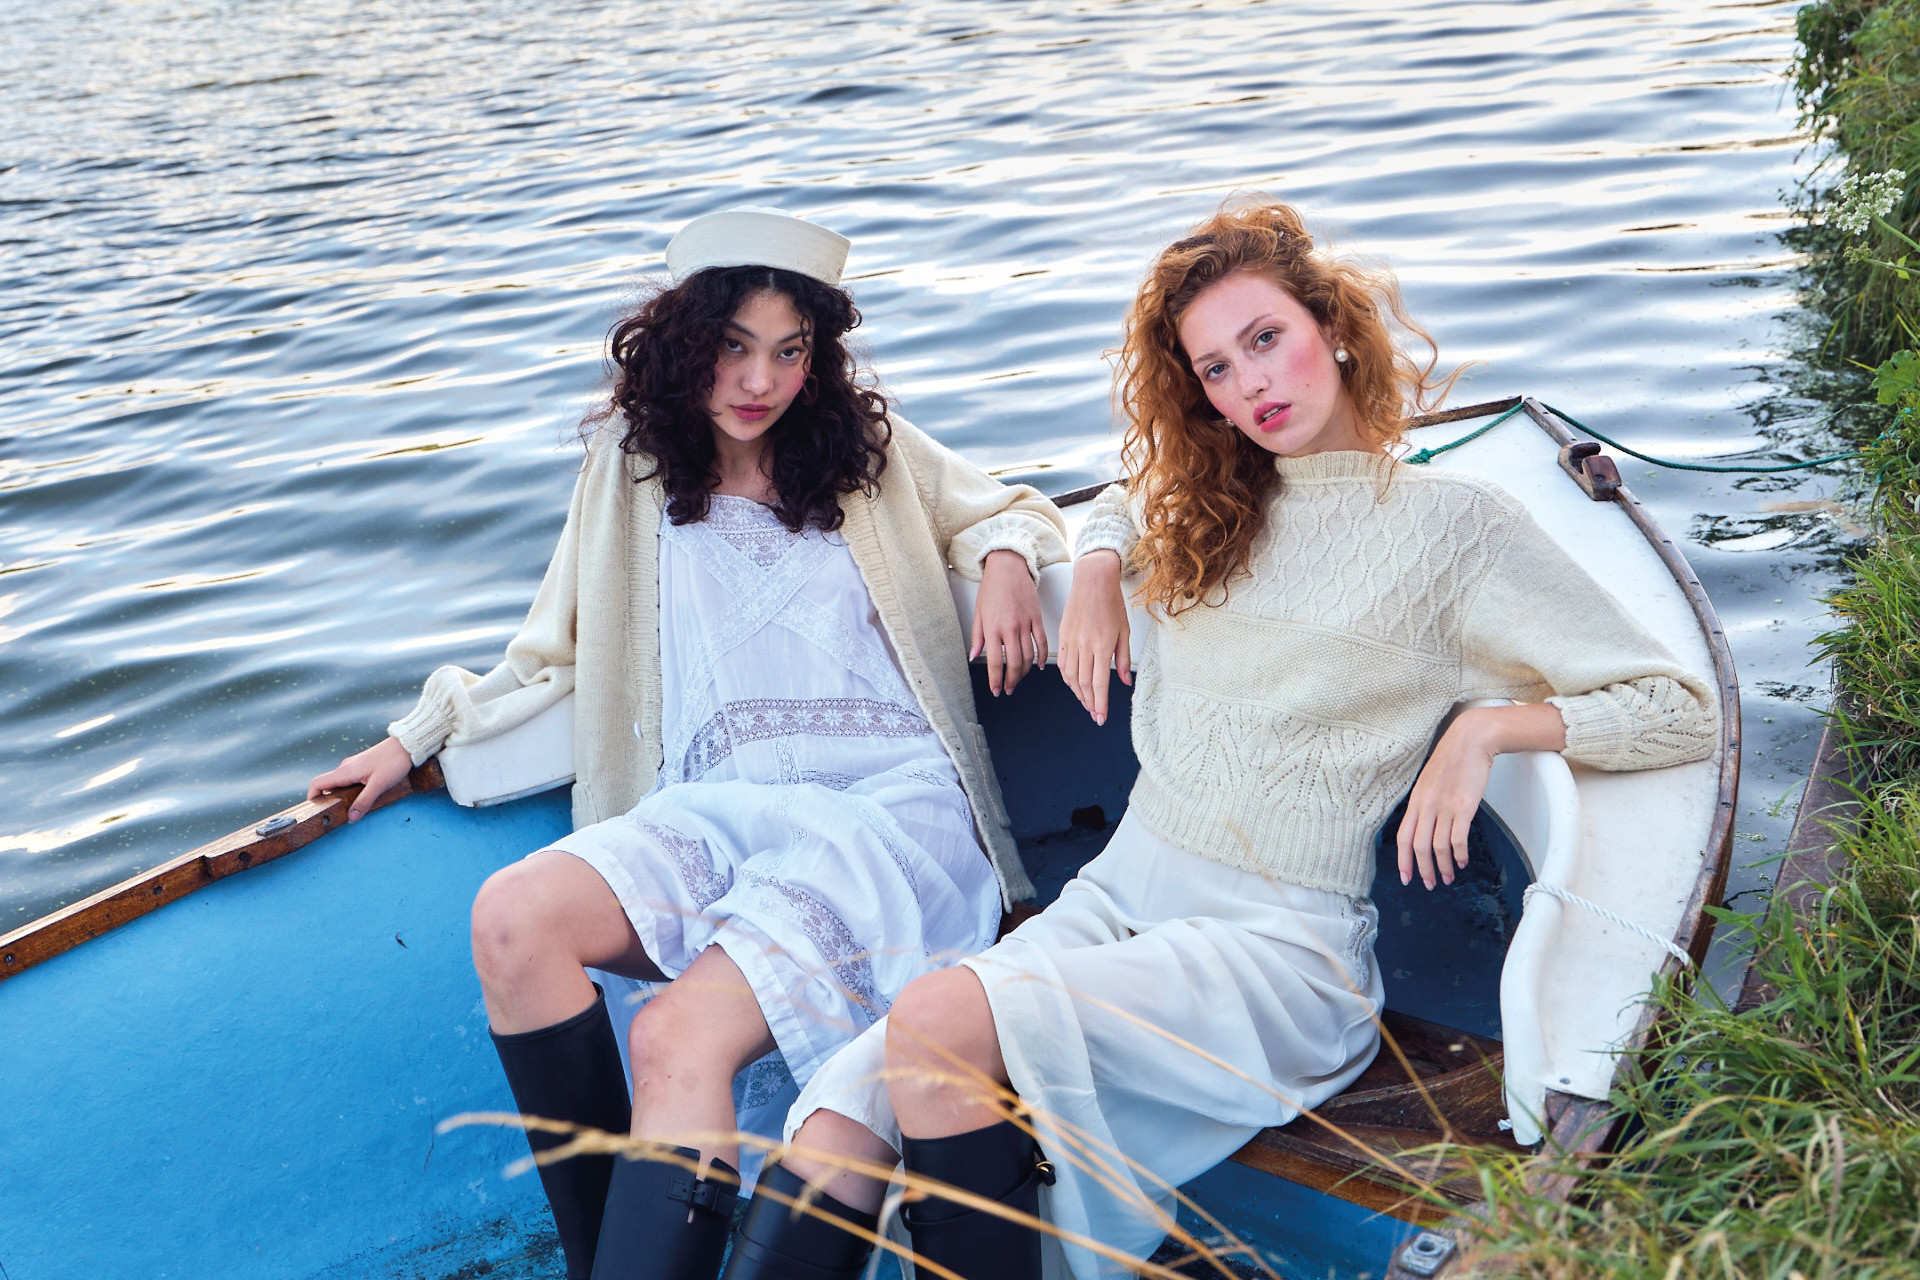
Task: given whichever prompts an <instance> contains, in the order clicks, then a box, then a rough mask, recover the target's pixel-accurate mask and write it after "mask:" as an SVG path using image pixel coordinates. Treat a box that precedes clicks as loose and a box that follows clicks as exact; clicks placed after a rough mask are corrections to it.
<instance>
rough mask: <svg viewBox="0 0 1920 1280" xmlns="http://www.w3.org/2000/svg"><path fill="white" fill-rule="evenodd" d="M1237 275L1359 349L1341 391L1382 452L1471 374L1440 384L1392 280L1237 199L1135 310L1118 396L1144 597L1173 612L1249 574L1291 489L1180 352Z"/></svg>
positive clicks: (1158, 277) (1281, 216) (1185, 244)
mask: <svg viewBox="0 0 1920 1280" xmlns="http://www.w3.org/2000/svg"><path fill="white" fill-rule="evenodd" d="M1239 271H1244V272H1251V273H1255V274H1258V275H1262V276H1265V277H1266V278H1268V279H1269V280H1272V281H1273V282H1274V283H1276V284H1278V285H1279V286H1280V287H1281V288H1283V289H1285V290H1286V291H1287V292H1288V293H1289V294H1291V295H1292V296H1293V297H1294V299H1295V300H1296V301H1298V302H1299V303H1300V304H1301V305H1302V306H1304V307H1305V308H1306V309H1307V311H1308V313H1309V314H1311V315H1312V316H1313V318H1314V319H1315V320H1316V321H1318V322H1319V324H1320V328H1321V330H1322V332H1324V333H1326V334H1327V335H1328V337H1329V339H1330V340H1332V341H1333V342H1334V343H1335V344H1337V345H1339V346H1343V347H1345V348H1346V349H1347V353H1348V359H1347V360H1346V361H1345V363H1343V364H1341V365H1340V379H1341V383H1342V385H1343V386H1344V388H1345V390H1346V393H1347V395H1348V397H1349V398H1350V399H1351V400H1352V401H1353V407H1354V416H1355V419H1356V422H1357V424H1358V426H1359V429H1360V434H1361V435H1362V436H1363V437H1364V438H1365V439H1366V440H1368V441H1369V442H1371V443H1373V444H1375V445H1378V446H1381V447H1382V448H1384V447H1385V446H1387V445H1390V444H1393V443H1395V442H1396V441H1398V440H1399V439H1400V438H1401V437H1402V436H1403V435H1404V434H1405V431H1406V421H1407V418H1408V416H1409V415H1410V414H1412V413H1419V412H1425V411H1426V410H1427V409H1428V408H1429V407H1430V406H1431V405H1432V404H1434V403H1437V402H1438V401H1439V399H1440V398H1441V397H1442V396H1443V395H1445V393H1446V391H1447V389H1448V388H1449V387H1451V385H1452V384H1453V381H1454V379H1455V378H1457V377H1459V375H1460V370H1458V369H1456V370H1454V372H1453V373H1452V374H1450V375H1448V376H1446V377H1444V378H1439V379H1436V378H1435V377H1434V376H1433V372H1434V369H1435V368H1436V366H1437V365H1438V363H1439V358H1440V357H1439V351H1438V349H1437V348H1435V347H1434V344H1433V339H1432V338H1431V337H1429V336H1428V335H1427V332H1426V330H1424V329H1422V328H1420V326H1418V325H1417V324H1415V323H1414V322H1413V321H1412V320H1411V319H1409V318H1408V316H1407V314H1406V310H1405V308H1404V307H1403V306H1402V304H1401V301H1400V289H1399V286H1398V285H1397V284H1396V283H1395V282H1394V279H1393V277H1392V275H1390V274H1389V273H1387V272H1386V271H1384V270H1379V269H1373V268H1368V267H1364V266H1361V265H1359V264H1357V263H1354V262H1351V261H1346V260H1341V259H1336V258H1331V257H1328V256H1326V255H1324V254H1322V253H1320V252H1319V251H1318V249H1317V248H1316V247H1315V245H1314V241H1313V236H1312V235H1311V234H1310V233H1309V232H1308V231H1307V229H1306V224H1305V222H1304V221H1303V220H1302V219H1301V217H1300V214H1299V213H1298V212H1297V211H1296V210H1294V209H1293V208H1291V207H1290V206H1288V205H1284V204H1281V203H1279V202H1277V201H1273V200H1267V199H1252V200H1247V201H1244V202H1239V203H1230V204H1228V205H1225V206H1223V207H1222V208H1221V209H1220V211H1219V212H1218V213H1216V214H1214V215H1213V216H1212V217H1211V218H1208V219H1207V220H1206V221H1205V222H1202V223H1201V224H1200V225H1199V226H1197V227H1195V228H1194V229H1193V231H1192V233H1191V234H1189V235H1188V236H1187V237H1186V238H1185V239H1182V240H1176V241H1175V242H1174V243H1172V244H1171V245H1168V246H1167V248H1166V249H1165V250H1163V251H1162V252H1161V254H1160V256H1159V257H1158V258H1157V259H1155V260H1154V264H1153V266H1152V268H1151V269H1150V270H1149V271H1148V272H1147V278H1146V280H1145V281H1144V282H1143V283H1142V284H1141V286H1140V293H1139V296H1137V297H1136V298H1135V299H1134V302H1133V306H1132V307H1131V308H1130V309H1129V310H1128V312H1127V318H1126V324H1125V327H1124V330H1123V335H1124V336H1123V341H1122V343H1121V347H1120V351H1119V360H1118V367H1117V370H1116V374H1117V377H1116V383H1115V398H1116V399H1117V401H1118V403H1119V406H1120V409H1121V411H1122V412H1123V413H1124V414H1125V416H1126V420H1127V433H1126V439H1125V443H1124V444H1123V445H1122V451H1121V456H1122V459H1123V461H1124V463H1125V466H1126V470H1127V473H1128V475H1130V476H1131V477H1132V478H1131V480H1130V481H1129V482H1128V483H1129V487H1130V488H1131V489H1132V491H1133V493H1134V494H1135V495H1136V496H1137V500H1138V502H1139V505H1140V510H1141V511H1142V519H1141V521H1140V544H1139V546H1138V548H1137V549H1136V551H1135V553H1134V558H1135V563H1136V564H1138V565H1139V566H1140V567H1142V568H1144V570H1145V572H1146V580H1145V582H1144V583H1142V585H1141V587H1140V591H1139V596H1140V598H1141V600H1142V601H1143V602H1144V603H1146V604H1148V605H1150V606H1154V607H1157V608H1159V609H1160V610H1163V611H1164V612H1165V613H1166V614H1167V615H1169V616H1171V615H1173V614H1178V613H1180V612H1182V611H1184V610H1186V609H1190V608H1192V607H1193V606H1194V605H1196V604H1200V603H1202V602H1203V601H1207V600H1209V599H1211V598H1213V597H1214V596H1215V595H1216V593H1218V592H1219V591H1220V589H1221V588H1222V587H1223V586H1224V585H1225V584H1226V583H1227V582H1228V581H1229V580H1230V579H1231V578H1233V577H1235V576H1237V575H1239V574H1240V573H1242V572H1244V571H1245V570H1246V567H1247V560H1248V558H1249V556H1250V555H1251V554H1252V551H1253V540H1254V538H1255V537H1256V536H1258V534H1259V532H1260V529H1261V526H1262V524H1263V522H1264V520H1265V516H1266V509H1267V501H1268V499H1269V498H1270V497H1271V496H1272V495H1273V493H1274V491H1275V490H1276V489H1277V488H1278V486H1279V484H1280V476H1279V472H1278V471H1277V470H1276V469H1275V467H1274V465H1273V455H1272V454H1271V453H1268V452H1267V451H1266V450H1264V449H1262V448H1261V447H1260V446H1259V445H1257V444H1255V443H1254V442H1253V441H1251V440H1249V439H1248V438H1247V437H1246V436H1245V435H1243V434H1242V433H1241V432H1240V431H1239V430H1238V429H1236V428H1235V427H1234V425H1233V424H1232V423H1230V422H1228V421H1226V420H1225V419H1223V418H1221V417H1220V415H1219V414H1218V413H1217V412H1216V411H1215V410H1214V408H1213V406H1212V405H1211V404H1209V403H1208V401H1207V394H1206V391H1205V389H1204V388H1203V387H1202V386H1201V385H1200V379H1199V378H1198V377H1196V376H1195V374H1194V372H1193V369H1192V368H1191V366H1189V364H1188V363H1187V356H1186V353H1185V351H1184V350H1182V348H1181V345H1180V332H1179V325H1180V319H1181V317H1182V316H1184V315H1185V314H1186V312H1187V308H1188V307H1190V306H1192V305H1193V301H1194V299H1195V298H1197V297H1199V296H1200V294H1201V293H1202V292H1204V291H1205V290H1206V289H1207V287H1208V286H1210V285H1212V284H1214V283H1215V282H1216V281H1219V280H1221V279H1224V278H1225V277H1227V276H1229V275H1232V274H1233V273H1235V272H1239ZM1388 317H1391V318H1392V320H1393V321H1394V322H1395V323H1397V324H1398V325H1399V326H1400V328H1402V329H1403V330H1405V331H1406V332H1407V333H1409V334H1411V335H1413V336H1414V337H1416V338H1417V339H1419V340H1420V341H1422V342H1424V343H1425V344H1426V346H1427V348H1428V351H1429V352H1430V353H1431V354H1430V356H1429V358H1428V360H1427V362H1426V365H1425V366H1424V367H1422V366H1421V365H1418V364H1416V363H1415V362H1414V360H1413V359H1412V358H1411V357H1410V356H1408V355H1407V354H1406V353H1405V352H1403V351H1402V350H1401V349H1400V347H1399V346H1398V344H1396V343H1395V342H1394V339H1393V335H1392V333H1391V332H1390V331H1389V330H1388V327H1387V320H1388Z"/></svg>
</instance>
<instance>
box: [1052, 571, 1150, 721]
mask: <svg viewBox="0 0 1920 1280" xmlns="http://www.w3.org/2000/svg"><path fill="white" fill-rule="evenodd" d="M1116 666H1117V667H1118V668H1119V670H1120V683H1121V684H1124V685H1129V686H1131V685H1132V684H1133V656H1132V653H1131V646H1130V644H1129V638H1128V626H1127V596H1126V592H1124V591H1123V590H1121V588H1120V553H1119V552H1117V551H1105V550H1103V551H1089V552H1087V554H1085V555H1083V556H1081V557H1080V558H1079V559H1078V560H1075V561H1074V562H1073V588H1072V590H1070V591H1069V592H1068V593H1067V609H1066V612H1065V613H1063V614H1062V615H1061V616H1060V676H1061V678H1062V679H1064V680H1065V681H1066V682H1067V688H1069V689H1071V690H1073V696H1074V697H1076V698H1078V699H1080V705H1081V706H1083V707H1085V708H1086V709H1087V710H1088V712H1090V713H1091V714H1092V716H1093V722H1094V723H1095V724H1105V723H1106V722H1107V690H1108V689H1109V688H1110V687H1111V685H1110V684H1109V683H1108V680H1107V672H1108V671H1110V670H1112V669H1113V668H1115V667H1116Z"/></svg>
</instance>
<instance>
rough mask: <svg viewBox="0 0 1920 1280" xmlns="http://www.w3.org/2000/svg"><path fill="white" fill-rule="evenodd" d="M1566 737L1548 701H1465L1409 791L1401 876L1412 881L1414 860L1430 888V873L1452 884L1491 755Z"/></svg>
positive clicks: (1557, 743) (1557, 746) (1557, 744)
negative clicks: (1508, 704)
mask: <svg viewBox="0 0 1920 1280" xmlns="http://www.w3.org/2000/svg"><path fill="white" fill-rule="evenodd" d="M1566 745H1567V726H1566V722H1565V721H1564V720H1562V719H1561V718H1560V709H1559V708H1558V707H1556V706H1554V705H1553V704H1552V703H1548V702H1541V703H1531V704H1528V705H1525V706H1514V707H1469V708H1467V709H1466V710H1465V711H1462V712H1461V713H1460V714H1459V715H1457V716H1455V717H1454V718H1453V723H1452V724H1450V725H1448V726H1447V731H1446V732H1445V733H1443V734H1441V735H1440V741H1439V742H1438V743H1437V744H1435V746H1434V748H1433V754H1432V755H1430V756H1428V757H1427V763H1426V767H1425V768H1423V769H1421V770H1420V778H1419V780H1418V781H1417V782H1415V783H1414V784H1413V794H1412V795H1411V796H1409V797H1407V816H1406V817H1404V818H1402V819H1401V820H1400V835H1399V840H1398V844H1399V846H1400V883H1401V884H1408V883H1411V882H1412V880H1413V873H1414V871H1415V869H1416V868H1417V869H1418V870H1419V872H1420V882H1421V883H1422V884H1424V885H1426V886H1427V888H1429V889H1431V888H1433V885H1434V877H1435V876H1436V875H1437V876H1438V877H1439V878H1440V879H1441V880H1443V881H1445V882H1446V883H1448V884H1452V883H1453V873H1454V870H1455V868H1458V867H1464V866H1466V865H1467V832H1468V831H1469V830H1470V829H1471V828H1472V827H1473V819H1474V815H1475V814H1477V813H1479V812H1480V801H1481V800H1482V799H1483V798H1484V797H1485V796H1486V794H1487V777H1488V775H1489V774H1491V773H1492V772H1493V758H1494V757H1495V756H1497V755H1502V754H1504V753H1506V752H1508V751H1560V750H1564V749H1565V747H1566Z"/></svg>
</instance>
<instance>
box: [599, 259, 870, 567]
mask: <svg viewBox="0 0 1920 1280" xmlns="http://www.w3.org/2000/svg"><path fill="white" fill-rule="evenodd" d="M763 290H772V291H773V292H775V293H778V294H780V295H782V296H783V297H785V298H786V299H787V300H788V301H790V302H791V303H792V304H793V309H794V310H795V311H797V312H799V313H800V323H801V332H802V333H804V334H805V336H806V342H807V348H808V353H809V367H808V375H807V381H806V385H805V386H804V387H803V388H802V389H801V391H800V394H799V395H798V396H797V397H795V398H794V401H793V403H792V404H791V405H789V406H788V407H787V411H786V412H785V413H783V414H781V415H780V420H779V421H778V422H777V423H775V424H774V426H773V428H772V430H771V431H770V432H769V433H768V437H767V440H768V451H769V455H770V456H769V463H770V467H769V471H770V473H771V479H772V481H773V487H774V490H775V491H776V492H777V493H778V494H779V500H778V501H777V502H775V503H774V507H773V511H774V514H775V515H777V516H778V517H779V518H780V522H781V523H782V524H784V525H786V527H787V528H789V529H791V530H793V531H794V532H795V533H798V532H800V531H801V530H802V529H804V528H806V527H808V526H809V525H811V526H812V527H813V528H816V529H819V530H822V531H827V530H832V529H838V528H839V527H840V524H841V521H842V520H843V519H845V517H844V516H843V515H842V514H841V511H840V499H841V498H842V497H843V496H844V495H846V494H849V493H854V492H856V491H859V490H867V491H869V492H871V491H872V489H873V487H874V485H875V484H876V483H877V482H878V481H879V479H880V473H881V472H882V471H883V470H884V469H885V468H886V465H887V453H886V450H887V444H888V442H889V441H891V440H892V438H893V433H892V428H890V427H889V426H888V425H887V402H886V399H885V398H884V397H883V396H882V395H881V394H880V391H879V388H878V387H877V386H876V385H875V384H874V381H873V378H872V376H871V374H868V373H865V372H863V371H862V370H860V369H859V368H858V367H856V365H855V364H854V361H853V357H852V356H851V355H849V354H848V352H847V347H846V343H845V341H844V339H845V337H846V334H847V332H848V331H849V330H850V329H853V328H854V327H855V326H856V325H858V324H859V323H860V312H859V310H858V309H857V308H856V307H855V306H854V305H853V299H852V298H850V297H848V296H847V294H846V293H845V292H844V291H842V290H840V289H836V288H834V287H832V286H831V285H826V284H822V283H820V282H819V281H818V280H815V279H813V278H811V277H809V276H803V275H800V274H799V273H797V272H793V271H783V270H781V269H779V268H777V267H709V268H708V269H707V270H705V271H701V272H699V273H697V274H695V275H694V276H692V277H691V278H690V279H687V280H685V281H682V282H681V283H680V284H678V285H675V286H673V287H671V288H663V289H661V290H659V291H658V292H657V293H654V294H653V295H652V296H651V297H649V298H648V299H647V300H646V301H645V302H644V303H642V304H641V306H640V309H639V310H638V311H636V312H634V313H633V314H632V315H629V316H626V317H625V318H623V319H622V320H620V322H619V323H617V324H616V325H614V326H613V331H612V333H611V334H610V335H609V337H608V340H607V351H608V359H609V362H610V363H611V365H612V373H613V394H612V396H611V397H610V398H609V400H608V403H607V404H606V405H605V406H604V407H603V408H602V409H600V410H599V411H598V412H596V413H595V414H593V415H591V417H590V418H589V420H588V421H589V424H592V423H596V422H603V421H606V420H607V419H610V418H613V417H615V416H616V415H617V416H619V417H620V418H621V419H623V420H624V421H625V423H626V427H627V432H626V435H625V437H624V438H622V439H621V441H620V447H621V449H623V450H625V451H626V452H627V453H630V454H633V455H635V456H636V457H641V458H645V459H647V460H648V461H650V462H651V463H652V464H653V470H652V471H650V472H648V473H647V474H645V475H643V476H640V477H638V479H639V480H641V481H646V480H651V479H653V478H654V477H655V476H660V477H661V478H662V483H664V484H665V486H666V490H667V518H668V519H670V520H672V521H673V523H675V524H692V523H694V522H696V521H699V520H704V519H705V518H706V515H707V506H708V499H709V498H710V497H711V495H712V492H713V487H714V484H715V483H716V477H715V474H714V469H713V461H714V446H713V419H712V418H711V417H709V416H708V413H707V397H708V396H709V395H710V394H711V393H712V391H713V379H714V369H715V366H716V364H717V363H718V361H719V358H720V341H721V339H722V337H723V336H724V335H725V333H726V325H727V321H729V320H731V319H732V318H733V317H734V315H735V314H736V313H737V312H738V311H739V310H740V308H741V306H742V305H744V304H745V303H746V301H747V300H748V299H749V298H751V297H752V296H753V295H754V294H756V293H759V292H761V291H763Z"/></svg>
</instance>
